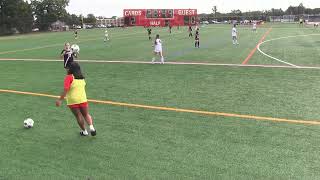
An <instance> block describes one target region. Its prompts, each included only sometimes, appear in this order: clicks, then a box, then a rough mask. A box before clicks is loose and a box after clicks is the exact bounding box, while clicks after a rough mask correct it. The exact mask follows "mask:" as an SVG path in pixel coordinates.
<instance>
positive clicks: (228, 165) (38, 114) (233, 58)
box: [0, 24, 320, 180]
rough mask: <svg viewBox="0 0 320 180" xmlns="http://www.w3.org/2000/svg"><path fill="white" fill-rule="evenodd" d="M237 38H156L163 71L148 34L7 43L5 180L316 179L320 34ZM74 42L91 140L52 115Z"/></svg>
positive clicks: (3, 61) (3, 55) (208, 33)
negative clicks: (63, 55) (30, 123)
mask: <svg viewBox="0 0 320 180" xmlns="http://www.w3.org/2000/svg"><path fill="white" fill-rule="evenodd" d="M238 31H239V43H240V44H239V45H233V44H232V39H231V25H209V26H205V27H201V29H200V41H201V44H200V46H201V47H200V48H199V49H197V48H194V39H193V38H188V32H187V28H186V27H181V28H180V29H179V30H178V29H177V28H174V29H173V33H172V34H169V33H168V29H167V28H166V29H163V28H154V29H153V34H152V35H153V36H155V34H160V38H161V39H162V41H163V47H164V56H165V60H166V64H164V65H160V64H150V63H149V62H150V61H151V59H152V50H153V49H152V41H149V40H148V37H147V31H146V30H145V29H144V28H128V29H118V28H115V29H110V30H109V36H110V39H111V40H110V41H109V42H107V43H104V42H103V38H104V30H103V29H93V30H82V31H79V39H78V40H77V41H76V40H74V37H73V32H60V33H38V34H31V35H19V36H8V37H0V99H1V101H0V114H1V119H2V121H1V122H2V123H1V124H2V125H1V126H0V132H1V134H2V138H1V146H0V152H1V153H0V159H1V160H0V179H68V180H69V179H244V180H247V179H299V180H300V179H320V156H319V154H318V152H319V151H320V146H319V144H320V133H319V132H320V131H319V130H320V111H319V107H320V101H319V99H320V95H319V89H320V85H319V82H320V72H319V70H320V29H314V28H299V27H298V25H296V24H288V25H282V24H265V25H263V26H262V27H259V28H258V32H257V33H254V32H252V31H251V27H249V26H247V27H246V26H239V27H238ZM67 41H68V42H71V43H76V44H78V45H79V46H80V48H81V51H80V56H79V61H80V64H81V66H82V69H83V71H84V73H85V76H86V82H87V89H86V91H87V95H88V98H89V99H90V101H91V102H90V113H91V115H92V117H93V120H94V123H95V127H96V129H97V136H96V137H91V136H90V137H80V136H79V127H78V125H77V123H76V120H75V118H74V117H73V115H72V113H71V112H70V110H69V109H68V108H67V107H66V105H65V103H64V105H63V107H60V108H57V107H55V99H54V96H57V95H59V93H60V92H61V91H62V90H63V79H64V76H65V70H64V69H63V63H62V62H61V60H59V56H60V52H61V50H62V49H63V45H64V43H65V42H67ZM259 44H261V45H259ZM260 51H261V52H260ZM58 60H59V61H58ZM29 117H30V118H32V119H33V120H34V121H35V125H34V127H33V128H32V129H24V128H23V120H24V119H26V118H29Z"/></svg>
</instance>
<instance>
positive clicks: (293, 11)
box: [199, 3, 320, 21]
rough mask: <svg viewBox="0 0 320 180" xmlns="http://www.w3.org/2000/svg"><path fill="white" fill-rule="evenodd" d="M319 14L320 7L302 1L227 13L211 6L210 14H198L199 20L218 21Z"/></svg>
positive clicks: (265, 19) (264, 19)
mask: <svg viewBox="0 0 320 180" xmlns="http://www.w3.org/2000/svg"><path fill="white" fill-rule="evenodd" d="M306 14H308V15H320V8H314V9H312V8H306V7H305V6H304V5H303V4H302V3H300V4H299V5H298V6H289V7H288V8H287V9H286V10H282V9H274V8H273V9H270V10H265V11H250V12H242V11H241V10H239V9H236V10H232V11H231V12H229V13H220V12H218V8H217V6H213V8H212V13H211V14H200V15H199V17H200V20H201V21H206V20H218V21H227V20H243V18H245V19H247V20H263V21H267V20H268V19H269V18H268V17H270V16H284V15H295V16H303V15H306Z"/></svg>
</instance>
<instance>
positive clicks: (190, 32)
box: [188, 25, 193, 37]
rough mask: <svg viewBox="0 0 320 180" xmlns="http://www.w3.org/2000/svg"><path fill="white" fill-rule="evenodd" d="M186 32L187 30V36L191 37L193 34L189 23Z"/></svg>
mask: <svg viewBox="0 0 320 180" xmlns="http://www.w3.org/2000/svg"><path fill="white" fill-rule="evenodd" d="M188 32H189V37H192V36H193V35H192V26H191V25H189V29H188Z"/></svg>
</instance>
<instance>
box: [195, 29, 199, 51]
mask: <svg viewBox="0 0 320 180" xmlns="http://www.w3.org/2000/svg"><path fill="white" fill-rule="evenodd" d="M194 47H197V48H200V34H199V30H197V31H196V35H195V42H194Z"/></svg>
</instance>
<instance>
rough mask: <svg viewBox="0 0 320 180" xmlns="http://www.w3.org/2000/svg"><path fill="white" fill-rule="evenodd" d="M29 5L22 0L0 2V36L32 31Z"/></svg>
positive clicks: (0, 0)
mask: <svg viewBox="0 0 320 180" xmlns="http://www.w3.org/2000/svg"><path fill="white" fill-rule="evenodd" d="M32 25H33V16H32V10H31V5H30V4H29V3H28V2H25V1H23V0H0V35H4V34H12V33H14V32H15V31H18V32H20V33H27V32H30V31H31V30H32Z"/></svg>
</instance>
